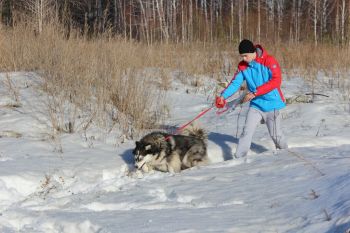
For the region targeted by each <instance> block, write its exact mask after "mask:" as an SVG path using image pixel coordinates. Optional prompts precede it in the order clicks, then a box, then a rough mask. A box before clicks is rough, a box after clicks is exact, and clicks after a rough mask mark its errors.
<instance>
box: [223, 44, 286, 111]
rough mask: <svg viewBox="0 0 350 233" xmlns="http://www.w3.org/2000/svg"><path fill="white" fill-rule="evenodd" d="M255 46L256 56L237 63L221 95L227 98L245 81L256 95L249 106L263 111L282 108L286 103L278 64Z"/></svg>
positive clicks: (259, 47)
mask: <svg viewBox="0 0 350 233" xmlns="http://www.w3.org/2000/svg"><path fill="white" fill-rule="evenodd" d="M255 47H256V49H257V52H256V53H257V58H256V59H255V60H254V61H252V62H250V63H246V62H244V61H241V62H240V63H239V64H238V70H237V72H236V73H235V75H234V76H233V78H232V80H231V82H230V84H229V85H228V86H227V87H226V89H225V90H223V91H222V92H221V96H222V97H224V98H225V99H227V98H229V97H230V96H232V95H233V94H234V93H236V92H237V91H238V89H239V88H240V86H241V85H242V83H243V81H246V83H247V88H248V90H249V91H250V92H251V93H254V94H255V96H256V97H255V98H254V99H252V100H251V102H250V106H251V107H253V108H256V109H259V110H261V111H263V112H269V111H273V110H279V109H282V108H284V107H285V106H286V104H285V99H284V96H283V93H282V91H281V80H282V78H281V69H280V66H279V64H278V62H277V61H276V60H275V58H274V57H272V56H270V55H268V54H267V53H266V51H265V50H264V49H263V48H262V47H261V46H260V45H257V46H255Z"/></svg>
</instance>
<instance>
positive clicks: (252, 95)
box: [243, 92, 255, 103]
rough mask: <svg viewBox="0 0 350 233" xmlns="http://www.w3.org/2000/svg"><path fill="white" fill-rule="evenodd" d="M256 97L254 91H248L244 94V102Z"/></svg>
mask: <svg viewBox="0 0 350 233" xmlns="http://www.w3.org/2000/svg"><path fill="white" fill-rule="evenodd" d="M254 98H255V95H254V93H251V92H248V93H247V94H246V95H245V96H244V99H243V103H245V102H249V101H251V100H252V99H254Z"/></svg>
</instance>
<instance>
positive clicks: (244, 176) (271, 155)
mask: <svg viewBox="0 0 350 233" xmlns="http://www.w3.org/2000/svg"><path fill="white" fill-rule="evenodd" d="M10 77H11V80H12V81H13V83H14V84H15V85H16V88H17V90H18V93H12V94H11V91H9V88H8V86H6V85H5V84H6V75H5V74H1V75H0V232H6V233H10V232H45V233H46V232H67V233H71V232H84V233H85V232H100V233H102V232H103V233H105V232H113V233H114V232H122V233H124V232H130V233H131V232H152V233H154V232H162V233H163V232H181V233H192V232H233V233H245V232H247V233H253V232H254V233H258V232H262V233H269V232H271V233H272V232H274V233H275V232H288V233H291V232H305V233H313V232H315V233H316V232H317V233H320V232H324V233H345V232H346V231H347V230H349V229H350V105H349V102H346V101H344V99H345V98H344V96H342V92H341V91H339V90H337V89H334V88H333V89H331V88H329V87H327V85H323V84H320V85H318V87H317V88H316V90H315V91H317V92H318V93H322V94H326V95H329V98H327V97H322V96H317V97H316V98H315V100H314V103H294V104H290V105H288V106H287V108H286V109H284V110H283V111H282V115H283V130H284V132H285V134H286V135H287V137H288V141H289V145H290V149H288V150H278V151H276V150H275V149H274V146H273V143H272V140H271V139H270V138H269V136H268V131H267V128H266V126H265V125H260V126H259V127H258V129H257V132H256V134H255V136H254V141H253V144H252V150H251V153H250V154H249V156H248V158H249V159H248V160H247V161H246V162H244V161H242V160H240V159H234V158H233V153H234V151H235V147H236V145H237V141H238V137H237V136H239V135H240V133H241V132H242V127H243V125H244V119H245V115H246V112H247V105H244V106H242V107H238V108H237V109H235V110H234V111H229V112H226V113H225V114H222V115H217V114H216V113H215V111H214V110H212V111H210V112H208V113H207V114H205V115H204V116H203V117H202V118H200V120H198V122H199V123H200V124H201V126H202V127H204V128H205V129H206V130H207V131H208V132H209V143H208V148H209V157H210V159H211V161H212V163H211V164H210V165H208V166H203V167H195V168H192V169H188V170H185V171H183V172H181V173H180V174H169V173H160V172H155V173H153V174H144V175H143V176H140V175H137V174H136V173H133V172H132V169H131V168H132V162H133V159H132V154H131V151H132V149H133V146H134V142H133V141H131V140H130V141H126V142H125V143H116V142H117V139H116V138H115V136H114V135H115V134H114V135H113V134H109V135H102V134H101V133H100V132H99V131H97V130H96V131H93V130H92V131H91V132H89V137H86V135H85V136H83V135H81V133H74V134H63V135H62V136H61V138H60V142H59V144H60V145H61V146H62V148H61V149H62V151H63V153H60V152H59V150H57V148H56V147H57V143H55V142H53V141H52V140H51V139H50V134H49V133H48V132H50V130H49V128H48V126H47V125H46V124H45V122H46V119H45V117H44V115H45V114H44V112H45V111H44V109H43V108H44V107H43V105H42V104H40V103H41V102H40V99H41V98H44V97H43V96H41V95H40V94H38V92H37V91H36V90H35V88H34V86H33V85H31V83H33V82H34V83H35V76H33V75H32V74H28V73H11V74H10ZM210 85H214V84H210V82H208V85H207V87H204V88H202V89H201V90H199V91H198V90H196V89H195V88H193V87H184V86H183V85H181V84H179V83H174V84H173V89H172V90H171V91H169V92H168V93H167V104H168V106H169V108H170V117H169V119H168V121H167V122H166V124H168V125H169V126H174V125H182V124H184V123H186V122H188V121H189V120H191V119H192V118H193V117H195V116H196V115H197V114H198V113H200V112H201V111H202V110H203V109H206V108H207V107H208V106H210V104H211V103H210V101H208V96H210V90H211V89H212V88H211V86H210ZM186 89H188V91H186ZM283 91H284V93H285V95H286V97H293V96H297V95H300V94H303V93H306V92H311V90H310V87H309V86H308V85H307V84H305V82H304V81H303V80H302V79H300V78H298V77H293V78H290V79H288V80H284V83H283ZM187 92H189V93H187ZM16 95H17V98H19V101H18V102H19V103H20V106H16V105H17V104H18V102H16V101H15V99H16ZM211 98H212V96H211ZM209 99H210V98H209ZM130 171H131V172H130Z"/></svg>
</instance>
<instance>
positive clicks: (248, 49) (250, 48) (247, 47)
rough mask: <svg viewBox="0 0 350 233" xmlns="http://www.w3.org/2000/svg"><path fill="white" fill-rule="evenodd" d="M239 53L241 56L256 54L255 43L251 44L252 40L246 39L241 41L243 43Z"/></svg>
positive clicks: (240, 44)
mask: <svg viewBox="0 0 350 233" xmlns="http://www.w3.org/2000/svg"><path fill="white" fill-rule="evenodd" d="M238 51H239V54H243V53H254V52H255V46H254V44H253V42H251V41H250V40H247V39H244V40H242V41H241V43H239V46H238Z"/></svg>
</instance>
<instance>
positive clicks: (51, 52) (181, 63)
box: [0, 24, 350, 137]
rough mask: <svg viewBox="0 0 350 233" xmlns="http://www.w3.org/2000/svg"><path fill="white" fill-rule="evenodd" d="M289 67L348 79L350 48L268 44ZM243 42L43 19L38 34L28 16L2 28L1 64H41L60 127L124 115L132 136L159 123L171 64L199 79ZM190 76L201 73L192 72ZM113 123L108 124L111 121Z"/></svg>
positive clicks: (217, 73) (7, 67) (230, 61)
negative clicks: (89, 32) (161, 37)
mask: <svg viewBox="0 0 350 233" xmlns="http://www.w3.org/2000/svg"><path fill="white" fill-rule="evenodd" d="M264 46H265V47H266V49H267V50H268V52H269V53H270V54H273V55H275V57H276V58H277V59H278V60H279V62H280V63H281V65H282V67H283V69H284V71H285V72H287V73H289V74H291V73H292V72H295V71H297V72H298V74H299V75H301V76H302V77H304V78H305V79H308V80H311V81H312V80H314V79H315V77H316V75H317V73H318V72H320V71H321V72H324V73H325V74H327V75H329V76H334V77H338V78H339V79H340V78H341V79H344V78H345V77H343V76H344V74H346V73H347V72H348V67H350V57H349V56H347V54H349V52H350V49H349V48H338V47H334V46H330V45H320V46H318V48H316V49H315V48H314V47H313V45H312V44H308V43H305V44H298V45H293V44H290V45H286V44H281V45H275V44H274V45H270V44H268V43H267V44H266V45H264ZM236 48H237V44H233V45H232V44H206V45H203V44H202V43H193V44H187V45H183V44H169V45H161V44H159V45H153V46H147V45H143V44H141V43H136V42H133V41H124V40H123V39H118V38H115V37H110V36H109V35H102V36H101V37H100V38H95V39H87V38H86V37H84V35H81V34H79V32H75V31H71V34H70V36H69V38H67V37H66V36H65V33H64V31H63V30H61V28H60V27H59V26H56V25H45V27H44V31H43V33H42V34H40V35H38V34H35V33H34V32H33V31H32V29H30V28H29V27H27V26H26V25H25V24H18V25H17V26H16V27H15V28H12V29H6V28H2V29H0V54H1V56H0V69H1V70H2V71H35V72H37V73H39V74H40V75H41V77H43V80H44V82H43V85H42V86H41V88H42V90H44V91H45V92H47V93H48V96H49V97H48V100H47V106H48V111H47V112H48V116H49V118H50V119H51V125H52V128H53V130H54V132H55V133H59V132H74V131H76V130H86V129H87V128H88V127H89V126H90V125H91V124H92V122H94V123H98V124H100V125H101V126H104V127H107V125H108V124H109V123H108V122H110V121H112V122H114V123H118V124H119V126H120V127H121V129H122V130H123V132H124V133H125V134H126V135H127V136H129V137H132V136H133V135H134V134H135V129H147V128H152V127H154V126H155V125H156V124H157V123H159V121H160V120H161V119H162V108H164V101H163V98H162V91H159V89H160V90H168V89H169V88H170V87H171V82H172V80H171V79H172V77H171V75H170V71H171V72H172V71H179V72H178V74H179V75H178V77H177V78H179V79H180V80H182V81H183V82H186V83H189V84H192V85H200V83H201V81H200V80H198V77H199V76H198V75H206V76H210V77H213V78H216V79H222V76H223V75H232V74H233V72H234V71H235V66H236V64H237V63H238V61H239V59H240V58H239V56H238V54H237V52H236V50H237V49H236ZM191 77H195V79H194V80H191ZM108 127H110V125H109V126H108Z"/></svg>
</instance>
